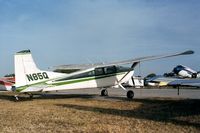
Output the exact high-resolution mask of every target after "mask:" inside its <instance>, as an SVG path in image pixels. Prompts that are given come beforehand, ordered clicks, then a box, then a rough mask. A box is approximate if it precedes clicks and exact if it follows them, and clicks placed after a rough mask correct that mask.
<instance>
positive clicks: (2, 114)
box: [0, 94, 200, 133]
mask: <svg viewBox="0 0 200 133" xmlns="http://www.w3.org/2000/svg"><path fill="white" fill-rule="evenodd" d="M78 97H79V98H78ZM93 97H94V96H90V95H88V96H81V97H80V96H65V97H63V96H62V97H53V96H50V97H47V96H45V97H39V98H35V99H33V100H29V99H27V98H22V101H20V102H14V101H13V97H11V96H9V95H6V94H5V95H0V129H1V130H0V131H1V132H15V133H23V132H40V133H43V132H45V133H46V132H47V133H48V132H49V133H51V132H92V133H93V132H114V133H115V132H116V133H119V132H120V133H125V132H136V133H137V132H148V133H151V132H152V133H154V132H162V133H163V132H170V133H171V132H200V100H178V99H160V98H157V99H135V100H132V101H127V100H126V99H123V98H113V99H115V100H113V99H108V100H107V99H106V100H103V99H101V98H98V99H99V100H98V99H96V98H93Z"/></svg>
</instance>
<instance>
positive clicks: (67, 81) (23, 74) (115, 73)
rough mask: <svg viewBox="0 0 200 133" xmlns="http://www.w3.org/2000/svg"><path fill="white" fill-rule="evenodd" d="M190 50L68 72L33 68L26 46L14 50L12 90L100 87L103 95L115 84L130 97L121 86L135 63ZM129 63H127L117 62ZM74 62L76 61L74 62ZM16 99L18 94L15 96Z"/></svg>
mask: <svg viewBox="0 0 200 133" xmlns="http://www.w3.org/2000/svg"><path fill="white" fill-rule="evenodd" d="M193 53H194V52H193V51H185V52H180V53H174V54H165V55H158V56H147V57H141V58H135V59H131V60H124V61H119V62H112V63H106V64H94V65H90V66H88V67H87V68H86V69H82V70H79V71H76V72H72V73H70V74H64V73H58V72H50V71H43V70H40V69H38V68H37V66H36V65H35V62H34V61H33V58H32V55H31V52H30V50H24V51H20V52H17V53H16V54H15V81H16V82H15V88H13V91H15V92H18V93H25V94H28V95H30V97H32V96H33V95H34V94H38V93H47V92H52V91H63V90H69V89H84V88H102V91H101V95H102V96H107V95H108V92H107V90H106V88H108V87H111V86H119V87H120V88H122V89H124V90H125V91H126V92H127V97H128V98H130V99H132V98H133V97H134V92H133V91H132V90H127V89H126V88H124V87H123V86H122V83H125V82H127V81H129V80H130V79H131V77H132V76H133V73H134V68H135V66H136V65H137V64H138V63H139V62H141V61H148V60H155V59H161V58H168V57H174V56H179V55H189V54H193ZM125 64H132V65H131V67H123V66H120V65H125ZM76 66H77V65H76ZM16 100H18V97H17V96H16Z"/></svg>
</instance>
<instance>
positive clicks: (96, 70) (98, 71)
mask: <svg viewBox="0 0 200 133" xmlns="http://www.w3.org/2000/svg"><path fill="white" fill-rule="evenodd" d="M99 75H104V70H103V68H96V69H95V76H99Z"/></svg>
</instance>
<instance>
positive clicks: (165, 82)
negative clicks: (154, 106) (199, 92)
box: [145, 65, 200, 87]
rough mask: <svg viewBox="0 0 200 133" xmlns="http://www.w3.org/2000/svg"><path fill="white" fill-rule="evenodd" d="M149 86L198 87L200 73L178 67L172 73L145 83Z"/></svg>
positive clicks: (157, 76) (181, 66)
mask: <svg viewBox="0 0 200 133" xmlns="http://www.w3.org/2000/svg"><path fill="white" fill-rule="evenodd" d="M145 84H146V85H149V86H159V87H161V86H169V85H170V86H178V85H179V86H180V85H182V86H186V85H187V86H194V87H195V86H196V87H198V86H197V85H198V84H200V74H199V72H197V71H195V70H193V69H191V68H189V67H187V66H183V65H178V66H176V67H175V68H174V69H173V71H172V72H171V73H165V74H164V75H163V76H162V75H155V76H152V77H151V78H147V79H146V81H145Z"/></svg>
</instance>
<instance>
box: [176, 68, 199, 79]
mask: <svg viewBox="0 0 200 133" xmlns="http://www.w3.org/2000/svg"><path fill="white" fill-rule="evenodd" d="M173 73H174V74H176V75H177V76H180V77H182V78H200V73H199V72H197V71H195V70H193V69H191V68H189V67H187V66H183V65H178V66H176V67H175V68H174V69H173Z"/></svg>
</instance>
